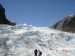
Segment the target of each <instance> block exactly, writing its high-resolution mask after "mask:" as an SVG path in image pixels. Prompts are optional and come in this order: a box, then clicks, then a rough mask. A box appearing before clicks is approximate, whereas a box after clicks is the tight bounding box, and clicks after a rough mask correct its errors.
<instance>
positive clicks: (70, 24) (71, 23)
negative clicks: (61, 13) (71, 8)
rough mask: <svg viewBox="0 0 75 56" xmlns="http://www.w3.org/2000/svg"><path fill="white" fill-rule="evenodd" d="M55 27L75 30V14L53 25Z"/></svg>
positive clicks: (63, 29) (68, 30)
mask: <svg viewBox="0 0 75 56" xmlns="http://www.w3.org/2000/svg"><path fill="white" fill-rule="evenodd" d="M52 28H53V29H57V30H62V31H67V32H75V15H70V16H67V17H65V18H64V19H62V20H60V21H59V22H57V23H56V24H54V25H53V26H52Z"/></svg>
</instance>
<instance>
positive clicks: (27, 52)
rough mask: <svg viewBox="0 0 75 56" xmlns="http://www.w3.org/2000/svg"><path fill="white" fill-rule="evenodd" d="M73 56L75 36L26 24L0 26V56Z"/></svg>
mask: <svg viewBox="0 0 75 56" xmlns="http://www.w3.org/2000/svg"><path fill="white" fill-rule="evenodd" d="M35 49H38V50H40V51H42V56H75V34H74V33H68V32H62V31H58V30H54V29H50V28H48V27H33V26H31V25H30V26H29V25H26V24H18V25H16V26H8V25H0V56H34V50H35Z"/></svg>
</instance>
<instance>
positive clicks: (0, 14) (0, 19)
mask: <svg viewBox="0 0 75 56" xmlns="http://www.w3.org/2000/svg"><path fill="white" fill-rule="evenodd" d="M0 24H7V25H12V26H14V25H16V23H14V22H11V21H9V20H8V19H7V18H6V15H5V9H4V8H3V6H2V5H1V4H0Z"/></svg>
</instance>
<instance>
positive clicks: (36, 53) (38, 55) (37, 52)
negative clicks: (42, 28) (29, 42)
mask: <svg viewBox="0 0 75 56" xmlns="http://www.w3.org/2000/svg"><path fill="white" fill-rule="evenodd" d="M34 53H35V55H34V56H41V55H42V52H41V51H40V50H37V49H35V50H34Z"/></svg>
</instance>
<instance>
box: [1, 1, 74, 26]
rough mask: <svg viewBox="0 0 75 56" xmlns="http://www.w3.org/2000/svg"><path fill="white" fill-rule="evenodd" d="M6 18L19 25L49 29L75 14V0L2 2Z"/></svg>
mask: <svg viewBox="0 0 75 56" xmlns="http://www.w3.org/2000/svg"><path fill="white" fill-rule="evenodd" d="M0 3H1V4H2V5H3V7H4V8H5V10H6V11H5V14H6V17H7V18H8V19H9V20H11V21H15V22H16V23H17V24H24V23H26V24H28V25H32V26H41V27H49V26H52V25H53V24H55V23H56V22H58V21H59V20H61V19H63V18H64V17H66V16H69V15H72V14H75V0H0Z"/></svg>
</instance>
